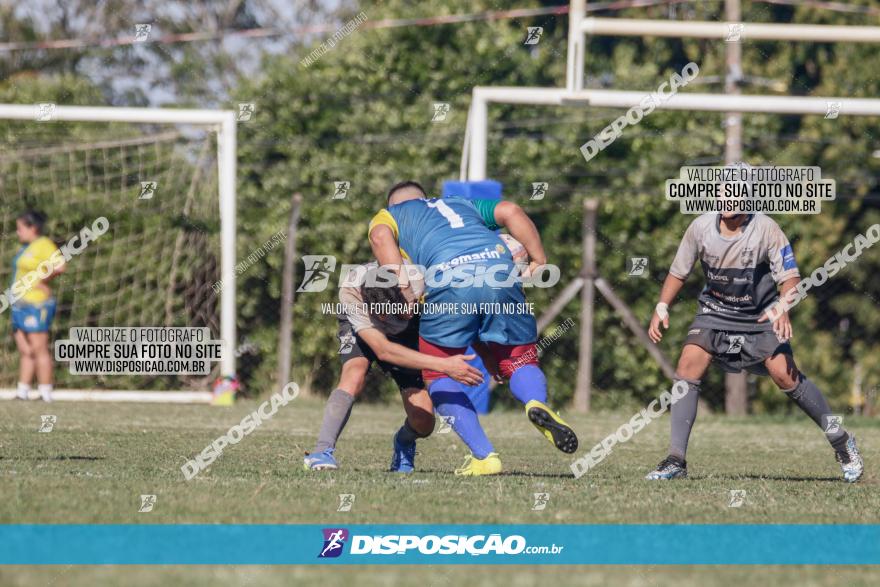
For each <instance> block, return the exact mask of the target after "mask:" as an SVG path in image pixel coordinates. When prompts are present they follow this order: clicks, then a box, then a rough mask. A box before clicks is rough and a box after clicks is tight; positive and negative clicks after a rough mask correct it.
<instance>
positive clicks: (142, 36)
mask: <svg viewBox="0 0 880 587" xmlns="http://www.w3.org/2000/svg"><path fill="white" fill-rule="evenodd" d="M152 28H153V25H151V24H136V25H134V42H135V43H143V42H144V41H146V40H147V39H149V38H150V30H152Z"/></svg>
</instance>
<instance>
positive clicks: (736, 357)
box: [684, 325, 792, 375]
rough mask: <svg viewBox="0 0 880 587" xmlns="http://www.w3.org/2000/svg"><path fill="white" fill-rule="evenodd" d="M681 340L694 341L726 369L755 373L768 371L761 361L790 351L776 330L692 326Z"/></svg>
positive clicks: (693, 342) (790, 353) (733, 371)
mask: <svg viewBox="0 0 880 587" xmlns="http://www.w3.org/2000/svg"><path fill="white" fill-rule="evenodd" d="M684 344H695V345H697V346H698V347H700V348H702V349H703V350H705V351H706V352H708V353H709V354H711V355H712V362H713V363H715V364H717V365H718V366H719V367H721V368H722V369H724V370H725V371H727V372H728V373H739V372H740V371H742V370H743V369H745V370H746V371H748V372H749V373H754V374H756V375H767V368H766V367H764V361H766V360H767V359H769V358H770V357H773V356H775V355H778V354H786V355H792V350H791V345H790V344H788V342H779V339H778V338H776V334H775V333H774V332H773V331H772V330H771V331H767V332H734V331H729V330H716V329H714V328H702V327H695V326H693V325H692V326H691V328H690V330H688V335H687V338H686V339H685V341H684Z"/></svg>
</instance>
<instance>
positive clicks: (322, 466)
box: [303, 448, 339, 471]
mask: <svg viewBox="0 0 880 587" xmlns="http://www.w3.org/2000/svg"><path fill="white" fill-rule="evenodd" d="M334 450H336V449H335V448H328V449H327V450H325V451H324V452H313V453H306V456H305V458H304V459H303V469H305V470H306V471H335V470H336V469H338V468H339V466H338V465H337V464H336V459H335V458H333V451H334Z"/></svg>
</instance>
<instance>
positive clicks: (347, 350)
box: [336, 318, 425, 391]
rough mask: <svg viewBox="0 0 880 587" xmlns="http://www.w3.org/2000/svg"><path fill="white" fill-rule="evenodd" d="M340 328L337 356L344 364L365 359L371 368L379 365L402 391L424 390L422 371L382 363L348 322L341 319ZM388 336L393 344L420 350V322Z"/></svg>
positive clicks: (339, 321)
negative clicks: (411, 389)
mask: <svg viewBox="0 0 880 587" xmlns="http://www.w3.org/2000/svg"><path fill="white" fill-rule="evenodd" d="M338 327H339V329H338V330H337V332H336V338H337V339H339V352H338V353H337V354H338V355H339V358H340V360H341V361H342V363H343V364H345V363H346V362H347V361H350V360H352V359H355V358H357V357H364V358H365V359H367V360H368V361H369V362H370V367H372V366H373V364H374V363H376V364H378V365H379V368H380V369H382V372H383V373H385V375H387V376H388V377H391V378H392V379H393V380H394V382H395V383H396V384H397V387H398V388H399V389H400V390H401V391H403V390H405V389H410V388H415V389H424V387H425V383H424V381H422V372H421V371H419V370H417V369H408V368H406V367H401V366H400V365H395V364H394V363H388V362H386V361H380V360H379V358H378V357H377V356H376V353H374V352H373V349H371V348H370V345H368V344H367V342H366V341H365V340H364V339H362V338H361V337H360V336H358V334H357V333H356V332H355V331H354V329H353V328H352V327H351V323H349V321H348V320H346V319H344V318H339V320H338ZM387 336H388V340H390V341H391V342H396V343H397V344H400V345H403V346H405V347H407V348H409V349H412V350H414V351H417V350H419V321H418V320H412V323H411V324H410V326H409V327H408V328H407V329H406V330H404V331H403V332H401V333H400V334H397V335H387Z"/></svg>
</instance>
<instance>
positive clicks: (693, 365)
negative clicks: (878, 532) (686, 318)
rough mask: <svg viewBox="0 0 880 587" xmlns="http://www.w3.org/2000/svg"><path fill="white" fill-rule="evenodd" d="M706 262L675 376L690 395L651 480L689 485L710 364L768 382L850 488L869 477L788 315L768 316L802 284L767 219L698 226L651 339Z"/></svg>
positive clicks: (706, 221) (671, 278)
mask: <svg viewBox="0 0 880 587" xmlns="http://www.w3.org/2000/svg"><path fill="white" fill-rule="evenodd" d="M697 260H699V261H700V264H701V265H702V267H703V274H704V276H705V278H706V286H705V287H704V288H703V290H702V292H700V295H699V299H698V302H699V307H698V310H697V316H696V318H694V321H693V323H692V324H691V325H690V328H689V329H688V334H687V338H686V339H685V344H684V348H683V349H682V351H681V356H680V358H679V360H678V367H677V368H676V371H675V379H676V381H684V382H686V383H687V385H688V393H687V394H686V395H685V396H684V397H683V398H682V399H680V400H679V401H677V402H676V403H674V404H673V405H672V407H671V420H672V432H671V434H670V442H669V455H668V456H667V457H666V458H665V459H664V460H663V461H661V463H660V465H658V467H657V468H656V469H655V470H654V471H652V472H651V473H649V474H648V476H647V479H675V478H683V477H687V461H686V460H685V455H686V452H687V445H688V438H689V437H690V433H691V428H692V427H693V425H694V420H695V419H696V416H697V399H698V397H699V391H700V381H701V379H702V378H703V374H704V373H705V372H706V369H707V368H708V367H709V364H710V363H712V362H715V363H716V364H718V365H719V366H720V367H721V368H722V369H724V370H725V371H728V372H731V373H737V372H739V371H741V370H743V369H745V370H747V371H749V372H751V373H755V374H759V375H769V376H770V378H771V379H773V382H774V383H776V385H778V386H779V388H780V389H781V390H782V391H783V392H785V394H786V395H787V396H788V397H789V398H791V399H792V400H793V401H794V402H795V403H796V404H797V405H798V407H800V408H801V409H802V410H803V411H804V412H805V413H806V414H807V415H808V416H809V417H810V418H811V419H812V420H813V421H814V422H816V424H818V425H819V426H820V427H821V428H822V430H823V431H824V432H825V436H826V438H828V441H829V442H830V443H831V446H832V447H833V448H834V451H835V455H836V458H837V461H838V462H839V463H840V466H841V469H842V470H843V476H844V479H845V480H846V481H849V482H854V481H857V480H858V479H859V478H860V477H861V476H862V473H863V471H864V465H863V462H862V457H861V455H860V454H859V451H858V448H857V447H856V442H855V438H854V437H853V436H852V435H850V434H849V433H848V432H847V431H846V430H845V429H844V428H843V427H842V426H841V425H840V421H839V419H838V418H837V417H835V416H833V415H832V414H831V408H830V407H829V406H828V402H827V401H826V399H825V397H824V396H823V395H822V392H821V391H819V389H818V388H817V387H816V386H815V384H813V382H812V381H810V380H809V379H807V378H806V377H805V376H804V375H803V374H802V373H800V371H799V370H798V368H797V365H795V362H794V358H793V356H792V349H791V345H789V343H788V341H789V339H790V338H791V335H792V331H791V322H790V320H789V317H788V314H787V313H783V314H781V315H780V316H779V317H778V318H777V319H776V320H774V321H770V320H768V310H769V308H770V307H771V306H772V305H773V304H774V303H775V302H776V301H777V300H778V299H779V295H780V293H781V294H782V295H785V293H786V292H787V291H789V290H790V289H793V288H794V287H795V286H796V285H797V283H798V281H799V280H800V273H799V272H798V268H797V264H796V263H795V259H794V252H793V251H792V248H791V244H790V243H789V242H788V239H787V238H786V236H785V234H784V233H783V232H782V229H780V228H779V225H778V224H776V222H775V221H774V220H773V219H771V218H770V217H769V216H765V215H764V214H728V213H722V214H717V213H711V214H704V215H702V216H699V217H697V218H696V219H695V220H694V221H693V222H691V224H690V226H689V227H688V229H687V231H686V232H685V235H684V238H683V239H682V241H681V244H680V245H679V248H678V252H677V253H676V255H675V260H674V261H673V262H672V266H671V267H670V269H669V274H668V275H667V276H666V280H665V281H664V283H663V288H662V290H661V291H660V301H659V303H658V304H657V307H656V309H655V311H654V315H653V316H652V317H651V325H650V327H649V329H648V335H649V336H650V337H651V340H653V341H654V342H655V343H657V342H659V341H660V339H662V338H663V334H662V332H661V329H660V326H661V325H662V326H663V328H664V329H666V328H669V313H668V310H669V304H671V303H672V301H673V300H674V299H675V297H676V296H677V295H678V292H679V291H681V288H682V286H683V285H684V282H685V281H686V280H687V278H688V276H689V275H690V272H691V270H692V268H693V266H694V262H695V261H697Z"/></svg>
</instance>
